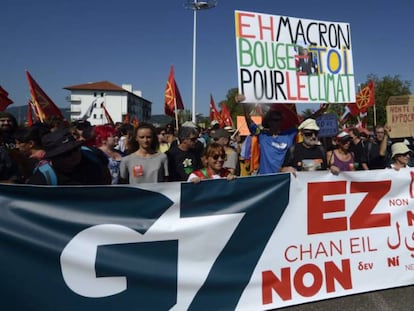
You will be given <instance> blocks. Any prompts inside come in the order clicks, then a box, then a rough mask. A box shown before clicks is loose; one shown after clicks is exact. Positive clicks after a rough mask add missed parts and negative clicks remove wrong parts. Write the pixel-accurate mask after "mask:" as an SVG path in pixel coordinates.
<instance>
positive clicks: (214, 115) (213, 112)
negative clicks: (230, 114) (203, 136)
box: [210, 94, 224, 127]
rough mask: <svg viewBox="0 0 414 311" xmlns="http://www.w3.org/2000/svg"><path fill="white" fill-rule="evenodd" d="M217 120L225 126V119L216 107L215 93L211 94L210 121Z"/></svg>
mask: <svg viewBox="0 0 414 311" xmlns="http://www.w3.org/2000/svg"><path fill="white" fill-rule="evenodd" d="M213 121H217V122H218V123H219V125H220V127H224V122H223V119H222V117H221V115H220V113H219V112H218V110H217V108H216V104H215V103H214V100H213V95H211V94H210V122H213Z"/></svg>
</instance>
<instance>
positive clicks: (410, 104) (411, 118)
mask: <svg viewBox="0 0 414 311" xmlns="http://www.w3.org/2000/svg"><path fill="white" fill-rule="evenodd" d="M386 109H387V124H388V125H389V126H390V127H391V132H390V133H389V135H390V137H391V138H399V137H413V136H414V96H413V95H403V96H391V97H390V98H389V99H388V102H387V107H386Z"/></svg>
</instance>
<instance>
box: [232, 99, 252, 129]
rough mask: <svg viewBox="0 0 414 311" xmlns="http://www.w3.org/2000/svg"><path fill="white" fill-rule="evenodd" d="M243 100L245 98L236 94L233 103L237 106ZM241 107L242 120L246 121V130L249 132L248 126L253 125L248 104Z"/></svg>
mask: <svg viewBox="0 0 414 311" xmlns="http://www.w3.org/2000/svg"><path fill="white" fill-rule="evenodd" d="M245 99H246V97H245V96H244V95H243V94H237V95H236V97H235V101H236V103H237V104H240V103H241V102H242V101H244V100H245ZM242 105H243V113H244V119H245V120H246V124H247V128H248V129H249V130H250V126H251V125H252V124H253V120H252V118H251V116H250V105H248V104H242Z"/></svg>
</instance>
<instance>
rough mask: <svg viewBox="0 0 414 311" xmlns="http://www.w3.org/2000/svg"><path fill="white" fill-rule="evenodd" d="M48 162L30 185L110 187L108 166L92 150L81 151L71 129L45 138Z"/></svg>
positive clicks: (38, 169)
mask: <svg viewBox="0 0 414 311" xmlns="http://www.w3.org/2000/svg"><path fill="white" fill-rule="evenodd" d="M42 144H43V147H44V150H45V151H46V153H45V156H44V157H45V159H47V160H48V162H47V163H44V162H43V163H41V165H40V166H39V167H37V169H35V173H34V174H33V176H31V177H30V178H29V181H28V183H29V184H36V185H109V184H111V175H110V172H109V169H108V166H107V165H106V164H105V163H104V162H103V160H102V159H101V157H100V156H99V154H97V153H95V152H94V151H93V150H92V149H91V148H88V147H82V142H80V141H77V140H76V139H75V137H74V136H73V135H72V134H71V133H70V132H69V130H68V129H59V130H56V131H54V132H51V133H48V134H45V135H44V136H43V137H42Z"/></svg>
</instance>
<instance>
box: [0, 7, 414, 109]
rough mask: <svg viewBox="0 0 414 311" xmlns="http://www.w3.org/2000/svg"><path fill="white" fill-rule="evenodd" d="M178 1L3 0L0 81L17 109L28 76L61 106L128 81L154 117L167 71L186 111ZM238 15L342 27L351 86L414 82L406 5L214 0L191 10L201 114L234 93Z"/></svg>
mask: <svg viewBox="0 0 414 311" xmlns="http://www.w3.org/2000/svg"><path fill="white" fill-rule="evenodd" d="M184 2H185V1H183V0H159V1H153V0H147V1H145V0H142V1H141V0H140V1H138V0H116V1H115V0H38V1H33V0H31V1H29V0H3V1H2V4H1V13H2V14H1V18H0V38H1V41H2V44H1V53H0V85H1V86H3V87H4V88H5V89H6V90H7V91H8V92H9V96H10V98H11V99H12V100H13V101H14V102H15V103H14V105H25V104H26V103H27V100H28V98H29V88H28V84H27V81H26V76H25V70H28V71H29V72H30V73H31V74H32V76H33V77H34V79H35V80H36V81H37V82H38V83H39V84H40V86H41V87H42V88H43V90H44V91H45V92H46V93H47V94H48V95H49V96H50V97H51V98H52V99H53V100H54V102H55V103H56V104H57V105H58V106H61V107H68V106H69V102H67V101H66V100H65V97H66V96H67V95H69V91H67V90H64V89H63V87H65V86H70V85H75V84H82V83H86V82H97V81H102V80H108V81H110V82H113V83H115V84H118V85H121V84H132V85H133V88H134V89H138V90H141V91H142V92H143V97H144V98H146V99H148V100H150V101H151V102H152V103H153V106H152V111H153V114H161V113H163V107H164V89H165V84H166V80H167V77H168V73H169V70H170V66H171V65H174V67H175V79H176V81H177V84H178V87H179V89H180V91H181V95H182V97H183V101H184V106H185V107H186V108H189V109H191V100H192V62H193V61H192V47H193V12H192V11H191V10H186V9H184V7H183V3H184ZM235 10H244V11H252V12H259V13H267V14H272V15H284V16H292V17H301V18H306V19H316V20H323V21H334V22H345V23H349V24H350V26H351V36H352V45H353V48H352V51H353V60H354V73H355V81H356V83H357V84H358V83H364V82H366V78H367V75H368V74H371V73H373V74H376V75H377V76H379V77H380V78H381V77H383V76H385V75H391V76H394V75H399V76H400V78H401V79H402V80H408V81H411V83H412V84H413V83H414V60H413V59H412V58H411V56H412V54H413V51H414V40H413V35H412V25H411V23H412V12H413V11H414V2H413V1H409V0H394V1H385V0H376V1H374V0H362V1H355V0H350V1H332V0H313V1H309V0H307V1H304V0H296V1H281V0H219V2H218V6H217V7H216V8H214V9H211V10H205V11H201V12H199V13H198V14H197V66H196V68H197V88H196V90H197V92H196V93H197V100H196V102H197V103H196V107H197V108H196V112H197V113H203V114H204V115H208V107H209V96H210V93H211V94H212V95H213V97H214V99H215V101H216V103H218V102H220V101H221V100H223V99H225V97H226V94H227V91H228V90H229V89H230V88H233V87H237V61H236V44H235V31H234V11H235ZM411 90H412V91H413V90H414V88H413V85H412V88H411ZM413 93H414V91H413ZM305 108H306V107H305Z"/></svg>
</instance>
